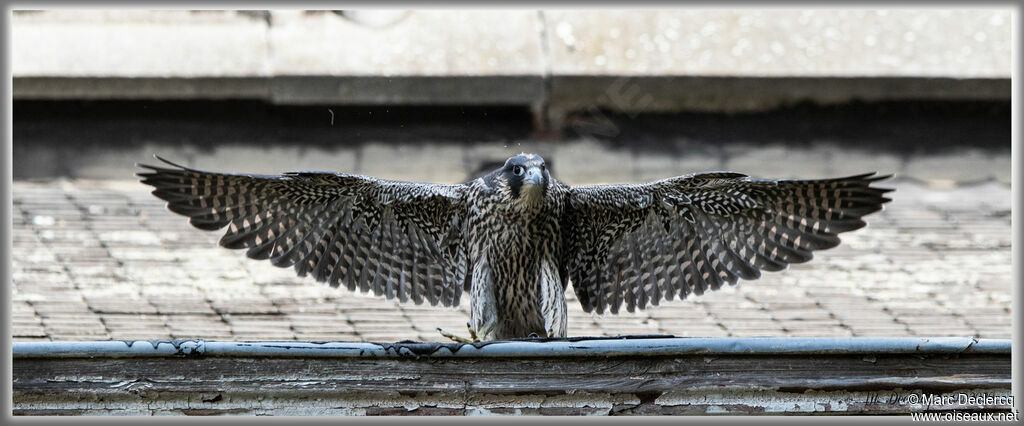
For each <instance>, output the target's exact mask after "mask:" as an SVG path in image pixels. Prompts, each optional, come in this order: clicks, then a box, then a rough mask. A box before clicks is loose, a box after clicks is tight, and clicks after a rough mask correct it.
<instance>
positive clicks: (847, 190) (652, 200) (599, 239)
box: [562, 172, 891, 313]
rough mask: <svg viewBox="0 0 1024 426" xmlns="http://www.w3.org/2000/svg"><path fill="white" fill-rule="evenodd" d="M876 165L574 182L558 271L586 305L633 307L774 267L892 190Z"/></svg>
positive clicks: (806, 256) (849, 226)
mask: <svg viewBox="0 0 1024 426" xmlns="http://www.w3.org/2000/svg"><path fill="white" fill-rule="evenodd" d="M888 177H889V176H875V175H874V173H869V174H863V175H857V176H850V177H845V178H837V179H823V180H770V179H754V178H750V177H747V176H746V175H743V174H739V173H732V172H707V173H699V174H694V175H686V176H679V177H675V178H670V179H665V180H661V181H657V182H651V183H646V184H635V185H597V186H580V187H571V188H570V195H569V203H568V209H567V214H566V215H565V217H564V218H563V225H562V226H563V231H564V232H565V240H564V241H565V250H564V251H563V252H564V253H565V254H564V256H565V258H564V260H563V264H564V266H563V267H564V272H565V274H566V275H567V276H568V277H569V279H570V280H571V281H572V283H573V284H572V285H573V288H574V290H575V292H576V295H577V298H578V299H579V300H580V303H581V304H582V305H583V309H584V310H586V311H587V312H590V311H592V310H595V309H596V310H597V312H598V313H604V312H605V311H610V312H612V313H618V311H619V309H620V307H621V306H623V305H625V307H626V310H627V311H629V312H633V311H634V310H635V309H638V308H639V309H644V308H645V307H647V306H648V305H658V304H659V303H660V302H661V300H673V299H675V298H679V299H683V298H685V297H687V296H688V295H689V294H698V295H699V294H702V293H703V292H705V291H708V290H716V289H718V288H720V287H721V286H722V285H723V284H725V283H728V284H735V283H736V282H737V281H738V280H739V279H740V278H742V279H747V280H750V279H756V278H759V277H760V275H761V271H779V270H782V269H785V268H786V267H787V266H788V265H789V264H793V263H802V262H806V261H808V260H810V259H811V258H812V256H813V254H812V253H813V251H815V250H822V249H828V248H832V247H835V246H836V245H838V244H839V237H838V234H839V233H842V232H848V231H852V230H855V229H859V228H861V227H863V226H864V225H865V223H864V221H863V220H862V219H861V218H862V217H863V216H865V215H867V214H870V213H873V212H876V211H878V210H881V209H882V205H883V204H884V203H886V202H889V201H890V200H889V199H888V198H885V197H884V196H883V195H884V194H885V193H887V192H889V191H891V189H885V188H877V187H873V186H871V184H872V183H873V182H876V181H879V180H882V179H886V178H888Z"/></svg>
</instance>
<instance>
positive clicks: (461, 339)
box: [437, 324, 480, 343]
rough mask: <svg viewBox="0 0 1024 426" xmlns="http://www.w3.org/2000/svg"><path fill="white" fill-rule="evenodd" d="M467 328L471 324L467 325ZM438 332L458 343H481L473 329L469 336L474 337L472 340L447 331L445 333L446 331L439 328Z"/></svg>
mask: <svg viewBox="0 0 1024 426" xmlns="http://www.w3.org/2000/svg"><path fill="white" fill-rule="evenodd" d="M466 327H469V324H466ZM437 332H438V333H441V335H442V336H444V337H447V338H449V339H451V340H453V341H455V342H458V343H475V342H479V341H480V339H479V338H477V337H476V332H475V331H473V328H472V327H469V336H470V337H472V339H467V338H465V337H462V336H457V335H455V334H453V333H449V332H447V331H444V329H442V328H441V327H437Z"/></svg>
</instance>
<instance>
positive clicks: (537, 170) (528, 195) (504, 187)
mask: <svg viewBox="0 0 1024 426" xmlns="http://www.w3.org/2000/svg"><path fill="white" fill-rule="evenodd" d="M491 176H492V177H493V183H494V186H495V187H496V189H498V190H499V191H501V192H502V193H506V194H507V195H508V197H509V199H510V201H512V202H515V203H522V204H523V205H533V204H535V203H537V202H539V201H540V200H542V199H543V198H544V194H545V192H546V191H547V188H548V182H549V181H550V180H551V175H549V174H548V170H547V168H546V167H545V164H544V159H543V158H541V157H540V156H539V155H536V154H519V155H517V156H515V157H512V158H509V159H508V160H507V161H505V165H504V166H501V168H500V169H498V170H495V171H494V172H493V173H491Z"/></svg>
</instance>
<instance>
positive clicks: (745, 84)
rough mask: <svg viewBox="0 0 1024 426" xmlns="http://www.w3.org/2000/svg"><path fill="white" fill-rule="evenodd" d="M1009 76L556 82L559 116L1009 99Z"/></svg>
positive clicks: (553, 103)
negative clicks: (600, 111) (597, 111)
mask: <svg viewBox="0 0 1024 426" xmlns="http://www.w3.org/2000/svg"><path fill="white" fill-rule="evenodd" d="M1010 93H1011V91H1010V80H1009V79H1003V78H964V79H961V78H934V77H924V78H912V77H744V76H731V77H696V76H632V77H623V76H596V75H565V76H553V77H552V78H551V89H550V93H549V95H548V96H549V105H550V107H549V108H550V110H551V114H552V115H553V116H558V115H561V113H562V112H566V111H579V110H583V109H587V108H595V107H596V108H601V109H609V110H613V111H622V112H627V113H628V112H632V113H640V112H679V111H704V112H719V111H727V112H745V111H761V110H769V109H774V108H778V107H782V106H787V105H792V104H795V103H799V102H814V103H818V104H823V105H829V104H840V103H844V102H850V101H867V102H872V101H893V100H912V101H928V100H944V101H950V100H956V101H977V100H992V99H999V100H1009V99H1010Z"/></svg>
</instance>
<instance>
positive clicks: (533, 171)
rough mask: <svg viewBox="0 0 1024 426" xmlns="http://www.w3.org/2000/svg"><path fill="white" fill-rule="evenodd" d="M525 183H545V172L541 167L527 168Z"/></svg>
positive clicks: (524, 177)
mask: <svg viewBox="0 0 1024 426" xmlns="http://www.w3.org/2000/svg"><path fill="white" fill-rule="evenodd" d="M523 183H525V184H528V185H541V184H543V183H544V172H542V171H541V170H540V167H530V168H528V169H526V176H523Z"/></svg>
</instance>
